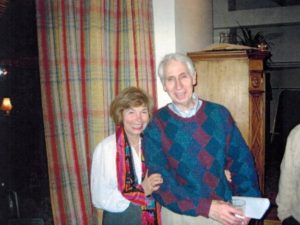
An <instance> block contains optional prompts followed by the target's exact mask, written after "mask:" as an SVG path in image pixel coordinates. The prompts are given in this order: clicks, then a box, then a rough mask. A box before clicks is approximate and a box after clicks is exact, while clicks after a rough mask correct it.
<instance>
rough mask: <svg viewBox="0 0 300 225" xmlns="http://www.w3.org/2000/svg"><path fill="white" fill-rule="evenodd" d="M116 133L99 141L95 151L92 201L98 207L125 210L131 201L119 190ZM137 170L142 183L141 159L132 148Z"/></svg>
mask: <svg viewBox="0 0 300 225" xmlns="http://www.w3.org/2000/svg"><path fill="white" fill-rule="evenodd" d="M116 148H117V147H116V135H115V134H113V135H111V136H109V137H107V138H105V139H104V140H103V141H102V142H101V143H99V144H98V145H97V146H96V148H95V151H94V153H93V160H92V169H91V195H92V203H93V205H94V206H95V207H96V208H99V209H103V210H106V211H109V212H123V211H124V210H126V209H127V208H128V206H129V203H130V201H129V200H127V199H126V198H124V197H123V196H122V194H121V192H120V191H119V190H118V183H117V171H116V170H117V169H116ZM132 155H133V160H134V167H135V172H136V175H137V177H138V182H139V183H141V177H142V163H141V159H140V157H139V156H138V154H137V153H136V151H135V149H134V148H132Z"/></svg>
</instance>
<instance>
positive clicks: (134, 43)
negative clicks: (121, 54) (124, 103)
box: [131, 1, 139, 86]
mask: <svg viewBox="0 0 300 225" xmlns="http://www.w3.org/2000/svg"><path fill="white" fill-rule="evenodd" d="M134 3H135V2H134V1H131V5H132V11H131V12H132V23H133V26H132V31H133V32H132V33H133V52H134V68H135V79H136V83H137V86H139V66H138V59H137V56H138V55H137V45H136V29H135V24H134V22H135V21H136V19H135V18H136V15H135V7H134ZM137 8H138V7H137Z"/></svg>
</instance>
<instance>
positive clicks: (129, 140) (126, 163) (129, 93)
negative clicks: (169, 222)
mask: <svg viewBox="0 0 300 225" xmlns="http://www.w3.org/2000/svg"><path fill="white" fill-rule="evenodd" d="M152 107H153V105H152V101H151V100H150V98H149V97H148V96H147V95H146V94H145V93H144V92H143V91H142V90H141V89H139V88H135V87H129V88H126V89H124V90H123V91H122V92H121V93H120V95H118V96H117V97H116V98H115V99H114V100H113V102H112V103H111V105H110V116H111V118H112V119H113V121H114V122H115V125H116V133H114V134H112V135H110V136H109V137H107V138H105V139H104V140H103V141H102V142H101V143H99V144H98V145H97V147H96V149H95V152H94V154H93V161H92V171H91V194H92V202H93V205H94V206H95V207H96V208H99V209H103V210H104V213H103V225H122V224H124V225H128V224H130V225H146V224H149V225H150V224H151V225H152V224H153V225H157V224H160V218H159V212H158V210H159V209H158V207H157V206H156V204H155V202H154V199H153V198H152V196H151V194H152V192H153V191H157V190H158V189H159V187H160V184H161V183H162V182H163V181H162V177H161V175H160V174H158V173H155V174H152V175H149V176H148V172H147V170H146V167H145V164H144V157H143V151H142V148H141V134H142V132H143V130H144V129H145V127H146V126H147V124H148V122H149V118H150V116H151V113H152Z"/></svg>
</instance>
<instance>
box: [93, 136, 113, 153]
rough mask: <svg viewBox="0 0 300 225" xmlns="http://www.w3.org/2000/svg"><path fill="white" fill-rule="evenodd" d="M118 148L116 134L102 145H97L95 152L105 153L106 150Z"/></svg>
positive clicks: (106, 139)
mask: <svg viewBox="0 0 300 225" xmlns="http://www.w3.org/2000/svg"><path fill="white" fill-rule="evenodd" d="M115 146H116V134H115V133H114V134H112V135H109V136H107V137H106V138H104V139H103V140H102V141H101V142H100V143H98V144H97V145H96V148H95V152H98V151H104V150H105V149H115Z"/></svg>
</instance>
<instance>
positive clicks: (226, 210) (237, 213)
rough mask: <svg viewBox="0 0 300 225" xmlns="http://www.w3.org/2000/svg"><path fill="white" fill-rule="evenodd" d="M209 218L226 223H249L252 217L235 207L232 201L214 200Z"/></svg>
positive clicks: (243, 224)
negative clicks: (246, 215)
mask: <svg viewBox="0 0 300 225" xmlns="http://www.w3.org/2000/svg"><path fill="white" fill-rule="evenodd" d="M208 216H209V218H211V219H213V220H216V221H218V222H219V223H221V224H224V225H247V224H248V223H249V221H250V218H248V217H245V215H244V213H243V212H242V211H241V210H239V209H236V208H234V207H233V206H232V205H231V204H230V203H228V202H224V201H216V200H213V201H212V203H211V206H210V210H209V215H208Z"/></svg>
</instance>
